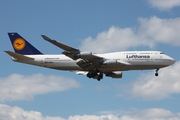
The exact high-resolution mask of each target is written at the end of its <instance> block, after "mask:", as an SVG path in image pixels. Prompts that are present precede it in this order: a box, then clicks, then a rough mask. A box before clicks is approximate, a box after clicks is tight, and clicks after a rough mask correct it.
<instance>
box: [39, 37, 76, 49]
mask: <svg viewBox="0 0 180 120" xmlns="http://www.w3.org/2000/svg"><path fill="white" fill-rule="evenodd" d="M41 36H42V37H43V39H44V40H46V41H48V42H50V43H52V44H54V45H56V46H57V47H59V48H61V49H63V50H65V51H69V52H79V49H76V48H73V47H71V46H68V45H65V44H63V43H60V42H57V41H56V40H52V39H50V38H48V37H47V36H45V35H41Z"/></svg>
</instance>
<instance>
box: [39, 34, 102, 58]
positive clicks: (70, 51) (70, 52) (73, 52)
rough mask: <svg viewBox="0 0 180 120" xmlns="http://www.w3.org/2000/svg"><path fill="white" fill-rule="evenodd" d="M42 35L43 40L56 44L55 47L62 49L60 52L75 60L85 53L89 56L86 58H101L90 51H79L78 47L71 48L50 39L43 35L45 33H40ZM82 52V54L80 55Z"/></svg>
mask: <svg viewBox="0 0 180 120" xmlns="http://www.w3.org/2000/svg"><path fill="white" fill-rule="evenodd" d="M41 36H42V37H43V39H44V40H46V41H48V42H50V43H52V44H54V45H56V46H57V47H59V48H61V49H63V50H64V51H63V52H62V54H64V55H66V56H68V57H70V58H72V59H73V60H77V59H79V58H80V57H81V56H83V55H85V54H86V56H88V55H87V54H90V56H88V59H89V60H90V59H91V60H97V59H101V57H98V56H96V55H94V54H92V53H90V52H89V53H87V52H81V51H80V50H79V49H76V48H73V47H71V46H68V45H66V44H63V43H60V42H58V41H56V40H53V39H50V38H49V37H47V36H45V35H41ZM82 54H83V55H82Z"/></svg>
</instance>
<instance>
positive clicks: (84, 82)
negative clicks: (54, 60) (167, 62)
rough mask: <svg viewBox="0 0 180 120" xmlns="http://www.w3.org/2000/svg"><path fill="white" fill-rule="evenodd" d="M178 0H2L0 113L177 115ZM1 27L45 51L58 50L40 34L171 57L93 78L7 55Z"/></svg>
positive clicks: (97, 48)
mask: <svg viewBox="0 0 180 120" xmlns="http://www.w3.org/2000/svg"><path fill="white" fill-rule="evenodd" d="M179 11H180V0H171V1H170V0H136V1H134V0H128V1H127V0H114V1H102V0H99V1H95V0H93V1H81V0H76V1H59V0H53V1H43V0H39V1H23V0H19V1H11V0H6V1H0V15H1V19H0V22H1V27H0V33H1V42H2V43H3V44H0V48H1V63H0V66H1V74H0V86H1V87H0V119H1V120H6V119H9V120H16V119H17V120H21V119H22V120H24V119H26V120H29V119H35V120H42V119H45V120H65V119H67V120H74V119H77V120H80V119H86V120H90V119H94V120H105V119H106V120H141V119H142V120H144V119H151V120H154V119H164V120H168V119H172V118H174V119H180V103H179V100H180V95H179V94H180V81H179V78H180V75H179V70H180V61H179V59H180V56H179V52H178V51H180V36H179V31H180V13H179ZM7 32H18V33H19V34H20V35H21V36H23V37H24V38H25V39H26V40H28V41H29V42H30V43H31V44H33V45H34V46H35V47H36V48H38V49H39V50H40V51H41V52H42V53H44V54H61V52H62V50H61V49H59V48H57V47H56V46H53V45H52V44H50V43H48V42H46V41H44V40H43V39H42V38H41V36H40V35H42V34H44V35H47V36H49V37H50V38H53V39H56V40H58V41H60V42H63V43H65V44H69V45H71V46H73V47H76V48H79V49H81V50H88V51H93V52H96V53H104V52H113V51H124V50H160V51H163V52H165V53H166V54H167V55H169V56H171V57H173V58H174V59H175V60H176V63H175V64H174V65H173V66H170V67H168V68H164V69H161V70H160V71H159V74H160V75H159V76H158V77H155V76H154V73H155V71H154V70H152V71H126V72H123V78H122V79H112V78H104V79H103V80H102V81H100V82H98V81H96V80H93V79H88V78H87V77H86V76H78V75H76V74H75V73H73V72H65V71H57V70H51V69H46V68H41V67H36V66H30V65H26V64H21V63H15V62H13V61H11V58H10V57H9V56H8V55H7V54H6V53H5V52H4V50H12V51H13V48H12V45H11V43H10V40H9V38H8V36H7Z"/></svg>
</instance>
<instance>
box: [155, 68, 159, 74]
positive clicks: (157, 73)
mask: <svg viewBox="0 0 180 120" xmlns="http://www.w3.org/2000/svg"><path fill="white" fill-rule="evenodd" d="M158 70H159V68H158V69H156V73H155V76H158Z"/></svg>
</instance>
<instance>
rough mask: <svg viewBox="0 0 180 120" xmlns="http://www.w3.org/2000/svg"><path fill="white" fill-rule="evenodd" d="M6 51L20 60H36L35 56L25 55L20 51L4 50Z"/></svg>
mask: <svg viewBox="0 0 180 120" xmlns="http://www.w3.org/2000/svg"><path fill="white" fill-rule="evenodd" d="M4 52H6V53H7V54H8V55H10V56H11V57H13V58H15V59H18V60H34V58H31V57H27V56H24V55H21V54H19V53H15V52H12V51H4Z"/></svg>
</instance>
